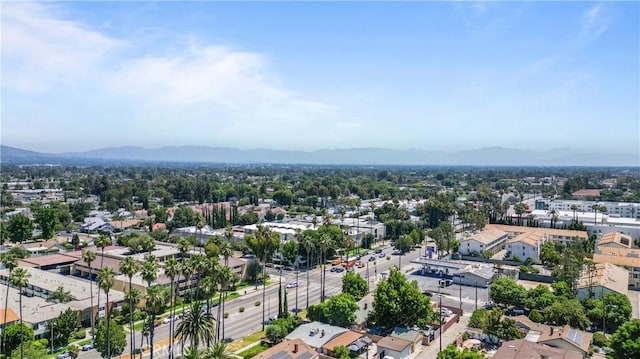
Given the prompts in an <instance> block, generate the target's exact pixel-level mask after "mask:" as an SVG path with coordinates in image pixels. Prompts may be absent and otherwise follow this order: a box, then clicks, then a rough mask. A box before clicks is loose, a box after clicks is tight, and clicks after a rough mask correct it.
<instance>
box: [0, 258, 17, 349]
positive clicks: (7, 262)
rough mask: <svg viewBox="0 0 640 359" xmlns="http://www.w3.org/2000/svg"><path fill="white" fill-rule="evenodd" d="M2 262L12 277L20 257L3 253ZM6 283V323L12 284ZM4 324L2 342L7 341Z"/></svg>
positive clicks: (0, 261)
mask: <svg viewBox="0 0 640 359" xmlns="http://www.w3.org/2000/svg"><path fill="white" fill-rule="evenodd" d="M0 263H2V266H3V267H4V268H6V269H7V271H8V272H9V278H11V273H12V272H13V270H14V269H15V268H16V267H17V266H18V258H16V256H14V255H13V254H11V253H6V254H5V253H3V254H2V255H0ZM6 285H7V292H6V295H5V299H4V318H3V321H2V323H6V322H7V313H8V310H7V308H8V306H9V288H10V287H9V285H10V283H9V282H8V281H7V282H6ZM4 326H5V324H3V325H2V329H3V331H2V343H5V342H6V341H5V340H6V339H5V332H6V331H5V330H4ZM1 349H2V351H3V352H5V353H10V352H11V351H10V350H6V351H5V348H4V347H3V348H1Z"/></svg>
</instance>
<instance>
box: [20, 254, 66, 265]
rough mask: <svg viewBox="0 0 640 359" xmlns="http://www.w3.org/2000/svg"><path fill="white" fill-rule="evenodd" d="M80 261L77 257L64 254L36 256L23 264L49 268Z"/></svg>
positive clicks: (24, 260)
mask: <svg viewBox="0 0 640 359" xmlns="http://www.w3.org/2000/svg"><path fill="white" fill-rule="evenodd" d="M77 260H78V259H77V258H76V257H75V256H71V255H68V254H64V253H58V254H50V255H46V256H34V257H29V258H25V259H23V260H22V262H25V263H28V264H30V266H35V267H47V266H52V265H60V264H71V263H73V262H75V261H77Z"/></svg>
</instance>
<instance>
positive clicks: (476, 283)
mask: <svg viewBox="0 0 640 359" xmlns="http://www.w3.org/2000/svg"><path fill="white" fill-rule="evenodd" d="M475 285H476V310H478V281H476V282H475Z"/></svg>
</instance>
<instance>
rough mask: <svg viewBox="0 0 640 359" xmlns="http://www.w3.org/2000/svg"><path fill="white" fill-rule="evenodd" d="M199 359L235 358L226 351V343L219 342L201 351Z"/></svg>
mask: <svg viewBox="0 0 640 359" xmlns="http://www.w3.org/2000/svg"><path fill="white" fill-rule="evenodd" d="M198 358H199V359H234V358H236V356H235V355H234V354H233V353H232V352H230V351H229V350H228V349H227V343H224V342H220V343H216V344H214V345H213V346H212V347H210V348H207V349H206V350H205V351H203V352H202V353H201V354H200V356H199V357H198Z"/></svg>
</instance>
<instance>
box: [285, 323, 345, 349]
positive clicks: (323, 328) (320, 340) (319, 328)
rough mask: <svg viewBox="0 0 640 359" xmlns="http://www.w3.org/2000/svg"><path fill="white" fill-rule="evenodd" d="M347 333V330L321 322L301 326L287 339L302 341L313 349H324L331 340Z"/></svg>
mask: <svg viewBox="0 0 640 359" xmlns="http://www.w3.org/2000/svg"><path fill="white" fill-rule="evenodd" d="M346 331H347V329H345V328H341V327H336V326H333V325H329V324H325V323H321V322H312V323H307V324H302V325H300V326H299V327H298V328H296V329H295V330H294V331H293V332H291V333H289V335H287V337H286V338H287V339H289V340H291V339H300V340H302V341H303V342H305V343H306V344H307V345H309V346H311V347H313V348H322V346H324V345H325V344H326V343H328V342H329V341H330V340H331V339H333V338H335V337H336V336H337V335H339V334H341V333H344V332H346Z"/></svg>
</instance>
